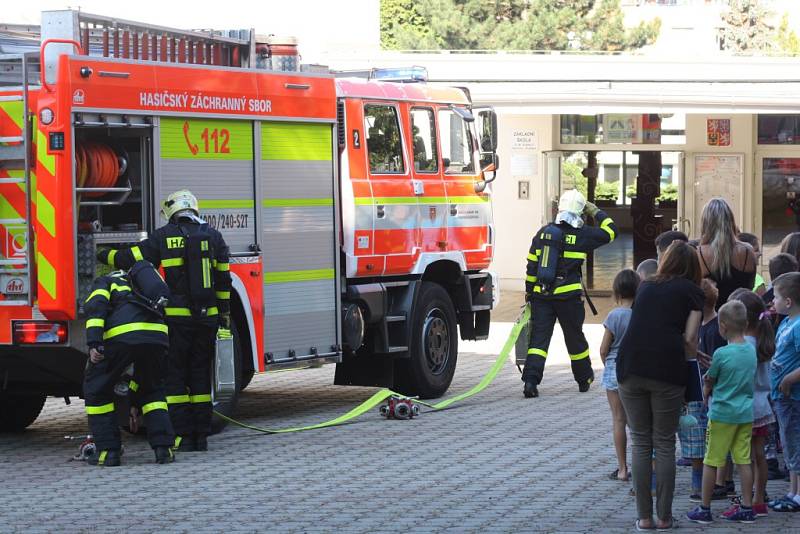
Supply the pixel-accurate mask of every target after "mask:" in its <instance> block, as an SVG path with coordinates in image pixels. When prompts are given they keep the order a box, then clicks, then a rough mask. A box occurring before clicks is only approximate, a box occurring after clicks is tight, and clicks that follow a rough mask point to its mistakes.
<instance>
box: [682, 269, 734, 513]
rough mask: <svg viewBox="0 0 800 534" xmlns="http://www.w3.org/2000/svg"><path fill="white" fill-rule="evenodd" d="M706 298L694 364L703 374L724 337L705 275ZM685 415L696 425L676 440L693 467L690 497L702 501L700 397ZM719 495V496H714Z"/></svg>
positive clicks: (703, 414)
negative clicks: (720, 333)
mask: <svg viewBox="0 0 800 534" xmlns="http://www.w3.org/2000/svg"><path fill="white" fill-rule="evenodd" d="M700 288H701V289H702V290H703V295H704V297H705V300H704V302H703V319H702V323H701V324H700V339H699V342H698V344H697V359H698V361H697V365H698V366H699V368H700V373H701V374H704V373H705V372H706V371H708V368H709V366H710V365H711V362H710V360H711V357H710V356H709V355H710V354H714V351H716V350H717V349H718V348H720V347H722V346H724V345H725V344H726V341H725V338H723V337H722V336H720V335H719V323H718V322H717V311H716V307H717V296H718V295H719V291H717V285H716V284H715V283H714V281H713V280H710V279H708V278H704V279H703V281H702V282H701V283H700ZM686 414H687V415H690V416H692V417H694V418H695V420H696V421H697V424H694V425H691V426H689V427H686V426H681V427H680V430H679V431H678V439H680V442H681V456H682V457H683V458H684V459H686V460H688V461H689V464H690V465H691V466H692V492H691V494H690V496H689V500H690V501H692V502H701V501H702V496H701V493H702V486H703V457H704V456H705V454H706V426H707V424H708V407H707V406H706V405H705V404H704V403H703V401H702V400H690V401H689V402H687V403H686ZM720 493H721V495H722V498H725V496H726V493H725V488H724V486H723V487H722V488H719V487H716V488H715V495H719V494H720ZM717 498H720V497H717Z"/></svg>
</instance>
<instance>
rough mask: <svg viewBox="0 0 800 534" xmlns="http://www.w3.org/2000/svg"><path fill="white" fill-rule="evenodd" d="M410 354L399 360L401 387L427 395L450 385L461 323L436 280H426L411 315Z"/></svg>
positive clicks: (443, 389) (407, 391)
mask: <svg viewBox="0 0 800 534" xmlns="http://www.w3.org/2000/svg"><path fill="white" fill-rule="evenodd" d="M411 321H412V323H411V338H410V339H409V348H408V350H409V358H408V359H403V360H398V361H397V365H398V369H397V371H398V373H397V374H398V376H397V378H398V384H397V385H398V387H399V388H400V391H401V392H402V393H404V394H406V395H418V396H419V397H421V398H423V399H430V398H436V397H441V396H442V395H444V393H445V392H446V391H447V388H449V387H450V382H452V380H453V374H454V373H455V370H456V360H457V359H458V326H457V325H458V323H457V321H456V311H455V308H454V307H453V301H452V300H451V299H450V295H448V294H447V291H445V289H444V288H443V287H442V286H440V285H439V284H436V283H434V282H423V283H422V287H421V288H420V291H419V295H418V300H417V302H416V305H415V306H414V311H413V312H412V319H411Z"/></svg>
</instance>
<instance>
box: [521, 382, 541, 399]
mask: <svg viewBox="0 0 800 534" xmlns="http://www.w3.org/2000/svg"><path fill="white" fill-rule="evenodd" d="M522 394H523V395H525V398H526V399H533V398H535V397H538V396H539V390H538V389H537V388H536V384H534V383H533V382H530V381H526V382H525V387H523V388H522Z"/></svg>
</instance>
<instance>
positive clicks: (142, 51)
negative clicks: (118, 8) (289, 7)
mask: <svg viewBox="0 0 800 534" xmlns="http://www.w3.org/2000/svg"><path fill="white" fill-rule="evenodd" d="M41 22H42V24H41V26H23V25H12V24H0V54H2V53H4V52H14V53H16V52H21V51H30V52H38V51H39V46H40V44H41V43H43V42H44V41H45V40H47V39H70V40H72V41H75V42H77V43H79V44H80V45H81V48H82V49H83V53H84V54H86V55H89V56H95V57H108V58H117V59H129V60H138V61H157V62H161V63H187V64H195V65H217V66H224V67H242V68H255V67H256V64H257V55H258V52H257V50H256V35H255V31H254V30H252V29H247V30H229V31H214V30H181V29H177V28H168V27H166V26H159V25H155V24H146V23H142V22H135V21H131V20H125V19H119V18H114V17H106V16H103V15H93V14H89V13H84V12H82V11H78V10H73V9H67V10H59V11H43V12H42V20H41ZM51 49H52V51H51ZM61 53H68V54H72V53H74V51H73V49H72V47H71V46H69V45H56V46H53V47H51V48H48V52H47V64H48V66H49V68H48V81H50V82H52V81H53V79H54V76H53V74H54V73H55V71H54V70H53V71H52V72H51V69H55V65H56V63H57V62H56V61H55V60H54V59H55V56H56V55H58V54H61ZM2 74H3V73H2V72H0V76H2Z"/></svg>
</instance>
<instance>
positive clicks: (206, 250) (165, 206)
mask: <svg viewBox="0 0 800 534" xmlns="http://www.w3.org/2000/svg"><path fill="white" fill-rule="evenodd" d="M161 215H162V216H163V217H164V219H166V220H167V224H165V225H164V226H162V227H161V228H158V229H157V230H155V231H154V232H153V233H152V234H151V235H150V236H149V237H148V238H147V239H145V240H143V241H141V242H140V243H138V244H137V245H136V246H133V247H130V248H127V249H120V250H102V251H100V252H99V253H98V259H99V260H100V261H102V262H104V263H107V264H109V265H112V266H114V267H117V268H123V269H124V268H127V267H130V265H132V264H133V263H134V262H136V261H137V260H141V259H145V260H147V261H149V262H150V263H152V264H153V265H155V266H161V267H163V268H164V274H165V279H166V282H167V285H168V286H169V288H170V290H171V292H172V297H171V298H170V302H169V305H168V306H167V307H166V308H165V310H164V311H165V315H166V319H167V325H168V326H169V366H168V371H167V381H166V392H167V404H168V406H169V414H170V418H171V419H172V425H173V427H174V428H175V434H176V435H177V437H176V439H175V445H176V447H177V448H178V450H188V451H205V450H208V440H207V437H208V434H209V433H210V432H211V415H212V403H211V362H212V359H213V355H214V347H215V341H216V334H217V328H218V327H223V328H226V329H229V328H230V323H231V319H230V294H231V276H230V266H229V263H228V262H229V251H228V246H227V245H226V244H225V240H224V239H223V238H222V234H220V233H219V232H218V231H217V230H216V229H214V228H211V227H210V226H209V225H208V224H207V223H206V222H205V221H204V220H203V219H201V218H200V210H199V208H198V203H197V198H195V196H194V195H193V194H192V193H191V191H188V190H185V189H184V190H180V191H176V192H174V193H172V194H170V195H169V196H168V197H167V198H166V199H165V200H164V202H162V203H161Z"/></svg>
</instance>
